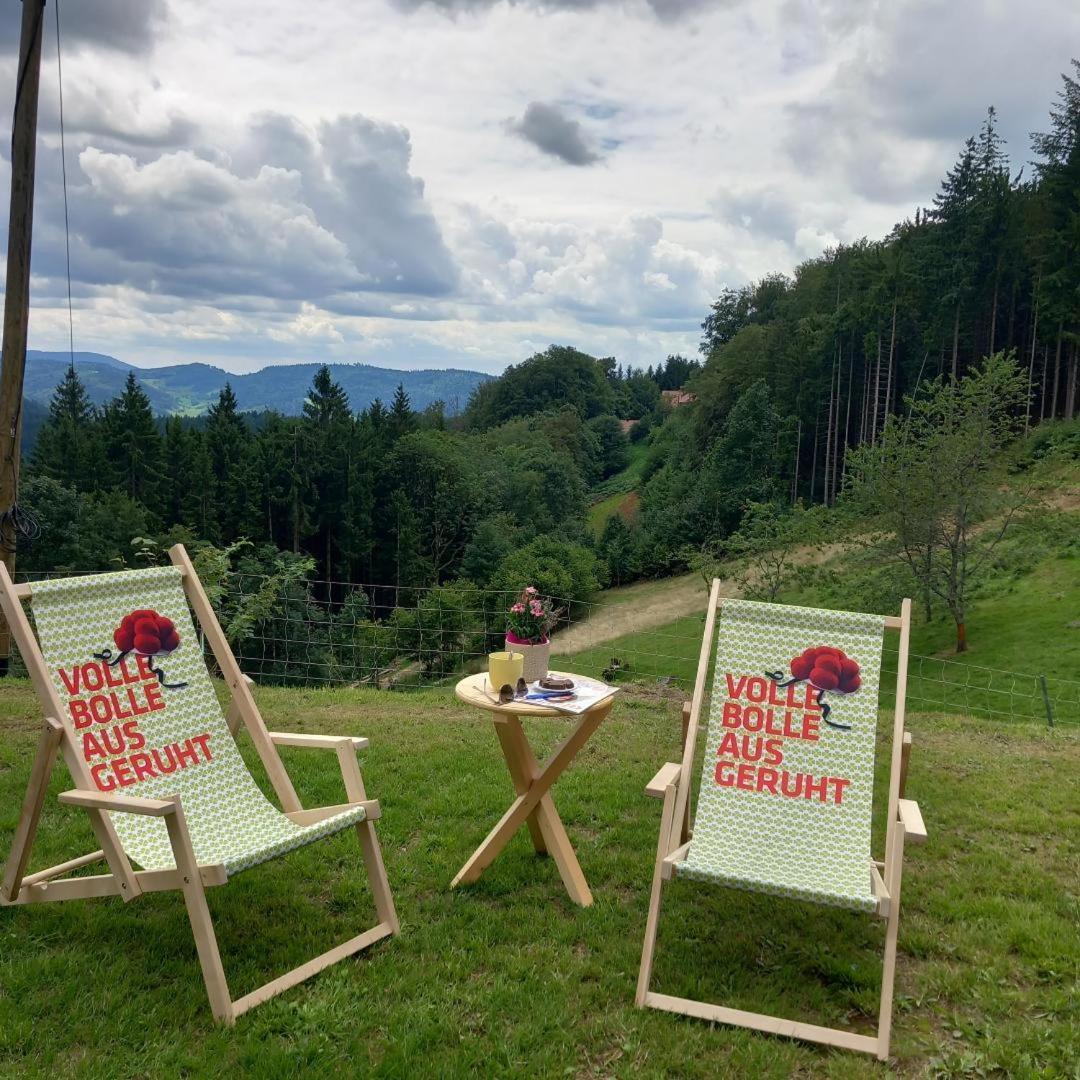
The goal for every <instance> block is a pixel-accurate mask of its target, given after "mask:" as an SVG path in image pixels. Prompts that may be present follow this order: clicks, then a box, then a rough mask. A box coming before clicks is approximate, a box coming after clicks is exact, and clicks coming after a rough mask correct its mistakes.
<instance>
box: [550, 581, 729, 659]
mask: <svg viewBox="0 0 1080 1080" xmlns="http://www.w3.org/2000/svg"><path fill="white" fill-rule="evenodd" d="M658 584H660V585H661V586H662V587H661V588H657V585H658ZM725 584H726V585H728V586H729V587H730V590H731V591H729V592H727V594H726V595H728V596H734V595H736V590H735V584H734V582H725ZM635 590H638V591H639V592H640V593H641V594H642V598H641V599H640V600H639V599H636V598H635V596H634V591H635ZM613 591H614V590H613ZM618 592H619V594H620V599H619V600H618V601H608V603H606V604H603V605H602V606H600V607H598V608H597V609H596V610H595V611H593V613H592V614H591V615H590V616H589V617H588V618H587V619H583V620H582V621H581V622H579V623H574V625H573V626H571V627H568V628H567V629H566V630H563V631H562V632H561V633H558V634H556V635H555V637H554V639H553V640H552V644H551V647H552V650H553V651H554V652H557V653H561V654H564V655H565V654H572V653H579V652H584V651H585V650H586V649H591V648H592V647H593V646H594V645H600V644H602V643H603V642H605V641H611V640H612V639H613V638H617V637H622V635H623V634H636V633H640V632H641V631H643V630H651V629H652V628H653V627H654V626H663V625H664V624H665V623H669V622H671V621H672V620H673V619H678V618H680V617H682V616H684V615H694V614H696V613H697V612H699V611H704V610H705V605H706V603H707V602H708V599H709V594H708V592H707V591H706V589H705V584H704V582H703V581H702V580H701V575H700V574H685V575H684V576H683V577H675V578H666V579H665V580H664V581H663V582H660V583H657V582H654V581H650V582H645V583H643V584H642V585H627V586H624V587H623V588H621V589H619V590H618ZM623 597H625V599H623Z"/></svg>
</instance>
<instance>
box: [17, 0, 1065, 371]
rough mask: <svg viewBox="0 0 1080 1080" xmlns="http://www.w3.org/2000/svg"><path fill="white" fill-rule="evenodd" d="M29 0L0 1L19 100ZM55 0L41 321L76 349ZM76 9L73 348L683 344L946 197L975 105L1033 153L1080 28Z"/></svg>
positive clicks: (881, 16) (1056, 4)
mask: <svg viewBox="0 0 1080 1080" xmlns="http://www.w3.org/2000/svg"><path fill="white" fill-rule="evenodd" d="M20 7H21V5H19V4H16V3H14V2H13V0H9V2H7V3H5V4H4V5H3V8H2V12H0V20H2V21H0V115H3V116H5V117H10V115H11V103H12V97H13V88H14V81H15V66H16V60H15V49H16V47H17V39H18V19H19V17H20ZM46 11H47V25H46V35H45V55H44V61H43V68H42V100H41V119H40V139H41V141H40V144H39V153H38V198H37V209H36V214H37V217H36V221H35V236H34V240H35V245H34V261H33V266H34V271H35V276H34V281H33V308H32V313H31V331H30V336H31V342H30V343H31V346H32V347H36V348H66V347H67V300H66V284H65V281H64V277H63V268H64V244H63V202H62V190H61V186H60V175H61V174H60V164H61V162H60V153H59V126H58V96H57V72H56V38H55V29H54V27H53V22H52V19H53V12H54V7H53V4H52V3H50V4H49V7H48V8H47V9H46ZM60 18H61V38H62V44H63V65H64V104H65V122H66V133H67V165H68V184H69V199H70V217H71V268H72V275H73V288H74V308H75V310H74V323H75V344H76V348H78V349H92V350H97V351H101V352H107V353H111V354H113V355H115V356H118V357H120V358H121V359H125V360H128V361H129V362H132V363H137V364H144V365H148V366H153V365H159V364H165V363H174V362H178V361H191V360H202V361H207V362H210V363H214V364H218V365H219V366H222V367H225V368H228V369H230V370H234V371H245V370H252V369H254V368H257V367H262V366H264V365H266V364H270V363H286V362H290V361H310V360H323V359H325V360H334V361H347V360H356V361H364V362H367V363H376V364H381V365H383V366H390V367H410V368H417V367H448V366H453V367H469V368H476V369H481V370H486V371H499V370H501V369H502V368H503V367H505V366H506V365H507V364H508V363H514V362H517V361H519V360H522V359H524V358H525V357H526V356H528V355H530V354H531V353H532V352H535V351H537V350H539V349H542V348H544V347H546V346H547V345H548V344H549V343H551V342H558V343H562V344H573V345H577V346H579V347H580V348H583V349H585V350H587V351H590V352H593V353H595V354H598V355H615V356H617V357H618V358H619V359H620V360H622V361H623V362H630V363H633V364H639V365H645V364H649V363H655V362H656V361H658V360H660V359H662V358H663V357H664V356H665V355H666V354H668V353H670V352H683V353H692V352H693V351H694V350H695V349H696V346H697V340H698V325H699V323H700V322H701V319H702V317H703V316H704V314H705V312H706V311H707V308H708V304H709V301H710V299H711V298H712V297H714V296H715V295H716V293H717V292H718V291H719V290H720V289H721V288H722V287H723V286H725V285H739V284H742V283H743V282H746V281H748V280H752V279H754V278H757V277H760V276H761V275H762V274H764V273H767V272H769V271H771V270H791V269H792V268H793V267H794V266H795V265H796V264H797V263H798V262H800V261H801V260H802V259H805V258H807V257H810V256H814V255H817V254H819V253H820V252H821V251H822V250H823V249H824V248H825V247H827V246H830V245H833V244H836V243H837V242H846V241H850V240H854V239H856V238H858V237H860V236H863V235H868V236H871V237H877V236H880V235H882V234H883V233H884V232H886V231H887V230H888V229H889V227H890V226H891V225H892V224H893V222H895V221H896V220H898V219H899V218H902V217H905V216H908V215H910V214H912V213H913V212H914V208H915V207H916V206H918V205H926V204H927V203H929V201H930V199H931V198H932V196H933V193H934V191H935V190H936V187H937V184H938V181H939V179H940V177H941V175H942V174H943V172H944V170H945V169H946V168H947V167H948V166H949V165H950V164H951V163H952V161H953V160H954V159H955V157H956V153H957V151H958V149H959V146H960V144H961V142H962V140H963V139H964V137H965V136H967V135H968V134H970V133H972V132H973V131H974V130H975V129H976V128H977V127H978V125H979V123H980V122H981V120H982V117H983V115H984V113H985V109H986V106H987V105H989V104H994V105H995V106H997V108H998V110H999V113H1000V115H1001V126H1002V131H1003V133H1004V134H1005V136H1006V138H1007V139H1008V140H1009V149H1010V151H1011V153H1012V155H1013V159H1014V162H1015V163H1016V164H1017V166H1019V165H1020V164H1022V163H1023V162H1025V161H1026V160H1027V158H1028V156H1029V150H1028V139H1027V133H1028V132H1029V131H1031V130H1033V129H1040V128H1043V127H1044V126H1045V120H1046V114H1047V110H1048V106H1049V103H1050V101H1051V100H1052V98H1053V96H1054V94H1055V93H1056V91H1057V89H1058V87H1059V85H1060V77H1059V73H1060V72H1061V71H1063V70H1065V69H1066V68H1067V66H1068V63H1069V59H1070V48H1071V49H1072V50H1073V51H1080V5H1078V4H1076V3H1073V2H1071V0H1025V3H1024V4H1023V6H1022V11H1021V10H1019V9H1018V6H1017V5H1016V4H1015V2H1012V0H623V2H620V0H304V2H303V3H298V2H296V0H257V2H255V0H231V2H230V3H228V4H222V3H221V2H220V0H214V2H211V0H60ZM6 122H8V123H10V121H9V120H8V121H6ZM0 154H2V155H3V158H4V160H3V163H2V165H0V168H2V170H3V182H2V186H0V190H2V191H3V192H4V193H5V195H6V192H7V190H8V184H9V175H10V172H9V166H8V160H7V159H8V149H7V140H6V139H4V140H3V148H2V149H0ZM0 217H2V218H3V221H4V222H5V223H6V217H7V215H6V213H3V214H0Z"/></svg>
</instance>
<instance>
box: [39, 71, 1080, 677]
mask: <svg viewBox="0 0 1080 1080" xmlns="http://www.w3.org/2000/svg"><path fill="white" fill-rule="evenodd" d="M1073 66H1074V70H1073V73H1072V74H1071V75H1065V76H1063V78H1062V86H1061V90H1060V93H1059V95H1058V97H1057V99H1056V100H1055V101H1054V102H1053V103H1052V105H1051V107H1050V112H1049V117H1048V121H1047V124H1046V130H1045V131H1044V132H1041V133H1035V134H1033V135H1032V137H1031V155H1032V161H1031V162H1030V163H1028V164H1024V165H1023V166H1022V167H1021V166H1019V165H1016V164H1015V163H1014V162H1012V161H1011V160H1010V157H1009V154H1008V152H1007V148H1006V147H1005V146H1004V144H1003V142H1002V139H1001V137H1000V135H999V134H998V130H997V116H996V114H995V111H994V110H993V109H992V108H991V109H989V110H988V111H987V114H986V116H985V119H984V120H983V122H982V124H981V126H980V127H979V128H978V130H977V131H975V132H974V133H973V134H972V136H971V137H970V138H969V139H968V140H967V141H966V142H965V143H964V144H963V145H962V146H961V147H959V148H958V156H957V158H956V162H955V164H954V165H953V166H952V168H950V169H949V170H948V172H947V174H946V176H945V177H944V178H943V179H942V181H941V184H940V188H939V190H938V192H937V194H936V195H935V196H934V198H933V201H932V205H930V206H928V207H925V208H923V207H919V208H917V209H916V210H915V211H914V214H913V216H912V217H911V218H910V219H908V220H905V221H902V222H900V223H898V224H897V225H896V226H895V227H894V228H893V229H892V230H891V232H890V233H889V234H888V236H886V237H884V238H882V239H879V240H868V239H863V240H859V241H858V242H856V243H853V244H850V245H844V246H841V247H838V248H836V249H833V250H829V251H826V252H825V253H824V254H822V255H821V256H820V257H818V258H814V259H810V260H808V261H806V262H804V263H802V264H801V265H800V266H798V267H797V268H796V269H795V270H794V272H793V273H792V274H791V275H786V274H781V273H776V274H770V275H768V276H766V277H765V278H763V279H762V280H761V281H758V282H756V283H753V284H749V285H746V286H743V287H740V288H731V289H725V290H724V291H723V292H722V293H721V295H720V296H719V297H718V298H717V299H716V301H715V302H714V303H713V305H712V307H711V309H710V310H709V311H707V312H703V323H702V340H701V345H700V358H696V359H688V358H685V357H681V356H669V357H667V358H666V359H664V360H660V361H658V363H657V364H656V365H655V366H653V367H649V368H646V369H644V370H638V369H632V368H629V367H626V366H624V365H622V364H620V363H619V362H618V360H617V358H612V357H605V358H596V357H592V356H589V355H586V354H585V353H582V352H580V351H578V350H577V349H574V348H572V347H569V346H565V345H552V346H551V347H550V348H548V349H547V350H545V351H544V352H542V353H539V354H537V355H535V356H532V357H530V358H528V359H526V360H524V361H522V362H520V363H517V364H513V365H511V366H510V367H508V368H507V369H506V371H505V372H504V374H503V375H502V376H500V377H499V378H497V379H494V380H490V381H488V382H485V383H482V384H481V385H479V386H478V387H477V389H476V391H475V392H474V393H473V395H472V397H471V399H470V401H469V403H468V405H467V407H466V408H465V410H464V411H463V412H462V413H461V414H460V415H455V416H448V415H447V414H446V411H445V410H444V408H443V407H442V406H441V405H440V404H439V403H436V404H434V405H431V406H429V407H427V408H425V409H423V410H416V409H414V408H413V407H412V406H411V404H410V401H409V398H408V395H407V394H406V393H405V391H404V390H403V389H402V388H400V387H399V390H398V392H397V394H396V395H395V396H394V398H393V400H392V401H390V402H388V403H383V402H381V401H375V402H374V403H372V404H371V405H370V406H368V407H367V408H365V409H363V410H362V411H360V412H358V413H357V412H354V411H353V409H352V407H351V405H350V402H349V400H348V396H347V395H346V393H345V392H344V390H343V389H342V388H341V386H340V385H339V384H337V383H336V382H335V381H334V379H333V378H332V376H331V374H330V371H329V369H328V368H322V369H319V370H318V371H317V373H316V374H315V376H314V379H313V382H312V384H311V387H310V389H309V391H308V394H307V398H306V400H305V401H304V403H303V408H302V411H301V413H300V415H298V416H285V415H282V414H279V413H276V412H263V413H259V414H245V413H243V412H242V411H241V410H240V409H239V407H238V404H237V400H236V396H235V394H234V393H233V391H232V389H231V388H230V387H228V386H226V387H225V389H224V390H223V391H222V392H221V394H220V396H219V398H218V400H217V401H216V402H215V403H214V404H213V405H212V406H211V407H210V409H209V410H208V412H207V413H206V414H205V416H202V417H199V418H196V419H192V418H187V417H184V418H182V417H176V416H170V417H159V416H155V415H154V412H153V410H152V408H151V404H150V400H149V398H148V397H147V395H146V393H145V392H144V391H143V390H142V388H141V387H140V386H139V383H138V380H137V378H136V377H135V374H134V373H129V374H128V377H127V382H126V385H125V387H124V389H123V391H122V392H121V393H120V394H119V395H118V396H117V397H116V398H114V399H113V400H112V401H110V402H108V403H107V404H106V405H105V406H104V407H102V408H98V407H95V406H94V405H93V404H92V403H91V401H90V399H89V397H88V395H87V393H86V390H85V388H84V386H83V385H82V383H81V382H80V379H79V375H78V371H77V369H76V367H75V366H74V365H73V366H72V367H71V369H70V370H69V371H68V373H67V376H66V377H65V379H64V380H63V382H62V383H61V384H60V385H59V386H58V387H57V388H56V391H55V393H54V395H53V397H52V400H51V403H50V407H49V416H48V419H47V421H46V422H45V423H44V425H43V427H42V429H41V431H40V434H39V436H38V438H37V441H36V444H35V446H34V448H33V451H32V453H31V455H30V458H29V462H28V467H27V470H26V472H25V475H24V478H23V483H22V491H21V494H20V502H21V505H22V506H23V507H24V508H26V509H28V510H29V511H30V512H31V513H32V514H33V515H34V516H35V517H36V519H37V521H38V523H39V524H40V528H41V533H40V536H39V537H38V538H37V539H36V540H35V541H34V542H33V543H32V544H30V545H29V546H27V547H26V548H25V550H24V549H23V548H20V552H19V562H18V565H19V569H20V570H23V571H29V572H33V571H48V572H56V571H65V570H80V571H89V570H101V569H107V568H114V567H119V566H124V565H130V564H132V563H138V562H139V561H140V560H145V559H149V560H151V561H158V560H160V558H161V551H162V550H163V548H164V546H166V545H167V544H168V543H171V542H174V541H176V540H183V541H185V542H186V543H188V544H189V545H191V546H192V547H193V548H194V549H196V550H203V551H204V552H205V558H206V559H207V560H211V561H212V560H213V559H215V558H217V559H219V561H220V574H219V577H220V578H221V580H225V579H226V578H227V576H228V575H229V574H232V575H238V574H239V575H243V574H248V575H269V578H270V579H273V580H274V581H276V582H278V583H281V582H285V583H289V587H290V588H292V589H293V590H294V594H295V596H296V598H297V602H298V603H303V602H306V600H311V601H312V602H317V603H318V604H319V605H320V611H321V612H322V613H323V614H322V615H321V616H320V618H321V619H323V621H324V622H325V623H326V625H325V627H324V628H323V630H322V631H320V632H325V634H326V635H331V636H332V634H333V633H335V632H336V631H335V630H334V628H333V626H332V625H331V624H332V621H333V619H334V618H336V617H338V616H339V615H340V613H341V612H342V611H343V610H346V609H347V610H348V611H349V612H350V618H351V619H352V623H350V625H355V624H356V623H357V620H358V619H361V620H364V619H366V620H369V621H370V622H371V628H373V629H371V632H372V634H374V633H375V629H377V626H376V624H377V623H379V622H384V621H386V620H387V619H390V618H397V619H398V623H399V626H398V629H399V630H402V629H403V628H404V627H405V624H406V623H407V616H406V614H402V613H400V612H397V613H395V609H402V610H404V609H405V608H407V607H409V606H410V603H411V604H412V606H415V600H414V601H413V602H408V601H406V600H405V599H403V597H402V590H422V592H417V593H415V594H414V597H419V596H421V595H422V596H423V597H426V598H430V597H431V596H435V595H437V594H438V591H439V590H443V596H442V599H441V600H438V602H439V603H440V604H441V605H442V607H443V608H446V609H449V608H450V607H452V606H453V604H452V603H451V600H453V602H454V603H456V604H457V607H458V608H459V609H461V610H466V609H469V610H481V609H483V610H487V607H486V606H485V605H488V604H489V601H487V600H482V599H480V598H479V597H480V593H479V590H496V591H498V590H507V591H513V590H516V589H517V588H518V587H519V586H520V585H521V584H522V583H524V582H525V581H529V582H530V583H534V584H537V585H538V586H540V587H541V589H542V590H543V591H544V592H546V593H548V594H550V595H553V596H555V597H559V598H561V599H562V600H564V601H582V600H585V599H587V598H588V597H589V596H590V595H591V594H592V593H593V592H594V591H595V590H596V589H598V588H601V587H603V586H604V585H605V584H607V583H608V582H610V581H615V582H625V581H629V580H633V579H634V578H637V577H651V576H662V575H665V574H670V573H676V572H680V571H684V570H685V569H686V568H687V567H688V566H689V565H691V564H692V562H693V559H694V553H695V552H700V551H701V550H703V549H707V548H709V547H710V546H715V545H717V544H720V543H722V542H723V541H724V540H725V539H726V538H729V537H731V536H732V535H734V534H736V533H737V532H738V530H739V528H740V525H741V523H742V522H743V519H744V516H745V515H746V513H747V510H748V508H751V507H760V506H761V505H762V504H770V505H772V506H774V507H775V508H777V511H778V512H782V513H787V512H788V511H789V510H790V509H791V508H792V507H797V508H800V509H805V508H806V507H812V506H815V505H824V506H832V505H833V504H835V503H836V502H837V500H838V499H840V497H841V496H842V495H843V493H844V492H845V490H846V487H847V485H848V483H849V481H850V480H851V476H850V464H851V462H853V461H855V462H857V461H858V460H859V458H858V451H859V450H860V448H865V447H875V446H878V445H879V444H881V443H882V440H883V439H884V438H885V437H886V433H887V432H888V431H889V430H890V429H891V428H892V427H893V426H894V425H895V424H896V423H897V422H898V420H900V419H902V418H903V417H904V416H905V415H910V412H911V409H912V402H913V401H914V400H915V399H917V398H918V397H919V395H920V394H921V393H924V390H925V388H929V387H933V386H942V385H946V384H949V383H956V382H957V381H958V380H962V379H964V377H965V376H967V375H968V374H969V373H972V372H975V371H977V370H979V368H980V365H981V364H982V363H983V361H984V360H985V358H987V357H990V356H992V355H996V354H1000V355H1001V356H1003V357H1005V358H1007V359H1008V360H1009V361H1010V362H1011V363H1012V364H1013V365H1014V366H1015V367H1016V369H1017V370H1018V371H1019V373H1020V382H1021V384H1022V389H1023V393H1022V395H1021V397H1020V399H1018V400H1019V404H1018V405H1017V406H1016V408H1015V410H1014V412H1015V416H1014V419H1015V420H1016V422H1017V426H1018V428H1019V429H1020V430H1023V429H1027V428H1030V427H1033V426H1035V425H1038V424H1042V423H1045V422H1047V421H1052V420H1054V419H1057V418H1061V419H1071V418H1072V417H1073V416H1074V415H1075V412H1076V405H1077V392H1078V387H1077V360H1078V344H1080V62H1078V61H1074V62H1073ZM1014 381H1015V380H1014ZM673 389H685V390H687V391H688V392H689V393H690V394H691V395H693V401H692V402H691V403H690V404H688V405H684V406H682V407H679V408H672V407H670V405H668V404H667V403H665V402H664V400H663V398H662V391H663V390H673ZM927 392H928V391H927ZM626 420H635V421H637V423H636V424H634V425H633V426H632V427H630V428H629V432H628V433H627V431H626V430H625V428H626V425H624V424H623V423H622V421H626ZM631 454H633V455H634V457H635V460H636V461H637V462H638V471H637V472H636V473H635V477H634V484H635V490H636V492H637V495H638V496H639V505H638V506H637V507H636V509H635V512H634V514H632V515H619V514H614V515H612V516H611V517H610V518H608V520H607V521H606V523H603V524H602V527H601V528H600V529H599V530H595V529H594V528H592V527H591V526H590V523H589V520H588V510H589V506H590V503H592V502H595V501H596V499H597V493H598V491H599V492H602V491H604V488H603V486H602V485H604V484H605V482H606V481H610V480H611V478H613V477H615V478H618V477H619V476H620V475H622V474H623V472H624V470H625V469H626V466H627V463H628V461H629V460H630V456H631ZM598 533H599V535H598ZM306 579H318V580H320V581H321V582H324V584H320V585H318V586H311V585H302V584H301V582H303V581H305V580H306ZM325 583H339V584H325ZM343 583H363V584H364V585H365V586H366V590H350V589H348V588H346V586H345V584H343ZM296 590H299V592H297V591H296ZM304 590H306V592H305V591H304ZM429 590H435V592H429ZM484 595H485V596H486V595H488V594H487V593H485V594H484ZM305 598H306V600H305ZM426 602H434V601H426ZM245 603H247V606H246V607H245V606H244V603H241V601H240V600H239V599H236V598H234V601H233V608H232V610H233V613H234V615H235V617H236V618H237V619H238V620H239V622H238V623H237V625H238V626H240V627H244V626H250V624H251V621H252V620H255V621H258V620H259V619H260V618H265V617H267V615H266V611H267V610H268V608H267V607H266V605H267V604H268V601H267V600H266V598H265V597H264V598H263V600H262V601H259V600H258V599H257V598H256V599H254V600H252V599H249V600H248V601H246V602H245ZM259 603H262V604H263V607H259V606H258V604H259ZM253 604H254V605H255V607H252V605H253ZM571 614H572V612H571ZM238 632H239V631H238ZM479 632H480V633H483V632H484V625H483V623H481V628H480V631H479ZM399 639H400V638H398V639H395V640H399ZM449 662H450V661H449V660H447V659H446V658H440V659H439V661H438V663H440V664H442V663H449Z"/></svg>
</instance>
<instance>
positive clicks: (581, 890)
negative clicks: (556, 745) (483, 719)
mask: <svg viewBox="0 0 1080 1080" xmlns="http://www.w3.org/2000/svg"><path fill="white" fill-rule="evenodd" d="M495 730H496V732H497V733H498V736H499V742H500V743H501V744H502V748H503V754H504V755H505V757H506V764H507V767H508V768H509V769H510V775H511V777H513V780H514V788H515V790H516V791H517V793H518V795H523V794H524V793H525V792H526V791H528V790H529V785H530V784H531V783H532V782H533V781H534V780H535V779H536V776H537V774H538V773H539V771H540V768H539V766H538V765H537V763H536V757H535V755H534V754H533V751H532V747H531V746H530V745H529V740H528V738H526V736H525V732H524V731H523V730H522V727H521V721H520V720H519V719H518V718H517V717H516V716H505V717H502V716H500V717H497V718H496V720H495ZM525 821H526V824H527V825H528V826H529V831H530V832H531V833H532V838H533V846H534V847H535V848H536V850H537V851H538V852H540V853H544V854H548V855H550V856H551V857H552V859H554V860H555V866H556V868H557V869H558V871H559V876H560V877H561V878H562V880H563V884H564V885H565V886H566V891H567V892H568V893H569V894H570V899H571V900H573V901H574V903H575V904H580V905H581V906H582V907H588V906H589V905H590V904H591V903H592V893H591V892H590V891H589V885H588V882H586V880H585V875H584V873H583V872H582V870H581V865H580V863H579V862H578V860H577V855H575V854H574V848H573V845H572V844H571V843H570V838H569V837H568V836H567V835H566V829H565V828H564V826H563V823H562V819H561V818H560V817H559V812H558V810H556V809H555V803H554V802H553V801H552V798H551V795H550V794H549V795H545V796H544V797H543V798H542V799H541V800H540V802H539V803H538V804H537V806H536V809H535V810H533V812H532V813H531V814H530V815H529V816H528V817H527V818H526V819H525ZM538 841H539V842H538Z"/></svg>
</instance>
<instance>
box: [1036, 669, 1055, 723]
mask: <svg viewBox="0 0 1080 1080" xmlns="http://www.w3.org/2000/svg"><path fill="white" fill-rule="evenodd" d="M1039 685H1040V686H1041V687H1042V695H1043V704H1044V705H1045V706H1046V722H1047V724H1049V725H1050V727H1053V726H1054V710H1053V709H1052V708H1051V707H1050V691H1049V690H1048V689H1047V688H1046V676H1045V675H1040V676H1039Z"/></svg>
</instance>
